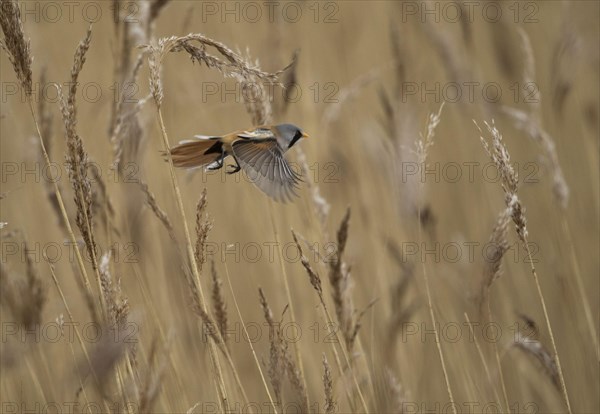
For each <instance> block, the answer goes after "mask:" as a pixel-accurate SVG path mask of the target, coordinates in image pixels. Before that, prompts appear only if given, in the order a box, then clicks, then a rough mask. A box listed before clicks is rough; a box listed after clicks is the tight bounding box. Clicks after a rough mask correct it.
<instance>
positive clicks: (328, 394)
mask: <svg viewBox="0 0 600 414" xmlns="http://www.w3.org/2000/svg"><path fill="white" fill-rule="evenodd" d="M323 388H324V390H325V406H324V408H325V412H326V413H327V414H333V413H335V412H336V406H337V405H336V403H335V398H334V396H333V379H332V378H331V369H330V368H329V362H327V357H326V356H325V354H323Z"/></svg>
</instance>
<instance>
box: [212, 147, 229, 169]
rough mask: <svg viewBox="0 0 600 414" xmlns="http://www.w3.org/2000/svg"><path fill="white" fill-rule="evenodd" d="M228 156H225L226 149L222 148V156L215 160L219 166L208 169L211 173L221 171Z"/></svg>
mask: <svg viewBox="0 0 600 414" xmlns="http://www.w3.org/2000/svg"><path fill="white" fill-rule="evenodd" d="M226 156H227V154H225V148H222V147H221V156H220V157H219V158H217V159H216V160H215V162H216V163H217V165H215V166H213V167H208V168H207V169H208V170H210V171H216V170H220V169H221V168H223V160H224V159H225V157H226Z"/></svg>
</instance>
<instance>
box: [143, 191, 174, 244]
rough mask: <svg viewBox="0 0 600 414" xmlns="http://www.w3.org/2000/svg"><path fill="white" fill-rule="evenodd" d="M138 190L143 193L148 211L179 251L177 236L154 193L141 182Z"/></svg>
mask: <svg viewBox="0 0 600 414" xmlns="http://www.w3.org/2000/svg"><path fill="white" fill-rule="evenodd" d="M140 188H141V190H142V192H143V193H144V195H145V196H146V204H147V205H148V207H150V209H151V210H152V212H153V213H154V215H155V216H156V218H158V220H159V221H160V222H161V223H162V225H163V227H164V228H165V229H166V230H167V234H168V235H169V238H170V239H171V240H172V241H173V243H174V244H175V246H177V248H178V249H179V242H178V241H177V236H176V235H175V229H174V228H173V224H172V223H171V220H170V219H169V216H168V215H167V213H166V212H165V211H164V210H163V209H162V208H160V206H159V205H158V201H157V200H156V196H155V195H154V193H153V192H152V191H150V188H149V187H148V184H146V183H145V182H143V181H140Z"/></svg>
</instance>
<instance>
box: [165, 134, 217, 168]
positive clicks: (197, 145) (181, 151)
mask: <svg viewBox="0 0 600 414" xmlns="http://www.w3.org/2000/svg"><path fill="white" fill-rule="evenodd" d="M217 140H218V137H214V138H211V139H210V140H208V139H201V140H190V141H184V142H181V143H180V144H179V145H176V146H174V147H173V148H171V158H172V159H173V165H174V166H175V167H180V168H194V167H202V166H206V165H209V164H211V163H213V162H215V161H216V160H217V159H218V158H220V157H221V154H222V147H223V144H222V143H221V141H217Z"/></svg>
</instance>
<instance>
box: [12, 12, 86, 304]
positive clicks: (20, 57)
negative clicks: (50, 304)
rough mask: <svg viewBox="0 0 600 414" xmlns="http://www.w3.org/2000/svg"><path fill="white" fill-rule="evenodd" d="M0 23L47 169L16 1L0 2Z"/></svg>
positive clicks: (56, 188)
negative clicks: (0, 3)
mask: <svg viewBox="0 0 600 414" xmlns="http://www.w3.org/2000/svg"><path fill="white" fill-rule="evenodd" d="M0 25H1V26H2V31H3V33H4V42H0V46H1V47H2V49H4V51H5V52H6V53H7V55H8V57H9V60H10V61H11V63H12V64H13V68H14V70H15V74H16V75H17V79H19V81H20V82H21V85H22V87H23V89H24V90H25V92H26V97H27V105H28V107H29V111H30V113H31V117H32V119H33V123H34V125H35V129H36V132H37V136H38V139H39V142H40V147H41V150H42V155H43V159H44V163H45V167H46V168H47V169H48V170H50V169H51V165H52V164H51V162H50V157H49V155H48V152H47V151H46V146H45V144H44V138H43V135H42V132H41V129H40V125H39V123H38V121H37V118H36V116H35V110H34V108H33V101H32V97H31V76H32V75H31V63H32V62H33V56H32V55H31V51H30V49H29V40H26V39H25V34H24V32H23V25H22V22H21V18H20V10H19V7H18V4H17V2H14V1H4V2H2V7H1V8H0ZM52 181H53V189H54V194H55V196H56V202H57V204H58V209H59V210H60V214H61V216H62V219H63V221H64V224H65V227H66V229H67V233H68V235H69V238H70V240H71V243H72V245H73V246H74V248H75V256H76V260H77V265H78V266H79V271H80V272H81V275H82V277H83V280H84V285H85V288H86V290H87V292H88V295H90V294H91V288H90V282H89V277H88V275H87V271H86V269H85V265H84V263H83V258H82V256H81V252H80V250H79V247H78V243H77V239H76V238H75V234H74V232H73V228H72V227H71V222H70V221H69V216H68V214H67V211H66V208H65V205H64V202H63V198H62V195H61V192H60V188H59V185H58V181H57V180H52Z"/></svg>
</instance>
